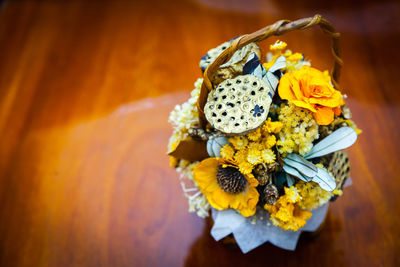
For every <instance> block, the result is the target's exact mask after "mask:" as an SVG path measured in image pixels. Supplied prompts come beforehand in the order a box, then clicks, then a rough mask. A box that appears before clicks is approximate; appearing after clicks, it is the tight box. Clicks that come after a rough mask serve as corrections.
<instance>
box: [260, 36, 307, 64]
mask: <svg viewBox="0 0 400 267" xmlns="http://www.w3.org/2000/svg"><path fill="white" fill-rule="evenodd" d="M286 47H287V44H286V43H285V42H282V41H277V42H276V43H275V44H272V45H270V46H269V48H270V50H271V52H272V53H268V54H267V61H268V62H267V63H264V64H263V66H264V67H265V68H266V69H267V70H268V69H269V68H271V67H272V65H274V63H275V61H276V59H277V58H278V57H280V56H284V57H285V58H286V67H285V69H284V71H286V72H293V71H296V70H299V69H301V67H303V66H306V65H307V66H310V65H311V64H310V62H308V61H306V60H304V57H303V55H302V54H301V53H292V51H290V50H286V51H284V49H285V48H286Z"/></svg>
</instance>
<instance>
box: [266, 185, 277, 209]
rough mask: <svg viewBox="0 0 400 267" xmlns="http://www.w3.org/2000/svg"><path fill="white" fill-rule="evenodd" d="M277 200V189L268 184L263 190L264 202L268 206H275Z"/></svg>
mask: <svg viewBox="0 0 400 267" xmlns="http://www.w3.org/2000/svg"><path fill="white" fill-rule="evenodd" d="M278 198H279V193H278V188H276V186H275V185H273V184H269V185H267V186H266V187H265V188H264V200H265V202H266V203H267V204H268V205H275V203H276V201H277V200H278Z"/></svg>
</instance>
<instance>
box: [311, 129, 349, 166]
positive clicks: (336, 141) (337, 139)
mask: <svg viewBox="0 0 400 267" xmlns="http://www.w3.org/2000/svg"><path fill="white" fill-rule="evenodd" d="M356 140H357V133H356V131H354V129H353V128H351V127H342V128H339V129H337V130H336V131H334V132H333V133H331V134H330V135H328V136H327V137H325V138H324V139H322V140H321V141H320V142H319V143H318V144H316V145H315V146H314V147H313V148H312V149H311V151H310V152H309V153H307V154H306V155H305V156H304V158H305V159H313V158H317V157H321V156H324V155H327V154H329V153H332V152H335V151H339V150H342V149H345V148H347V147H349V146H351V145H352V144H354V142H355V141H356Z"/></svg>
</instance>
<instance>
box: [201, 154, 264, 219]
mask: <svg viewBox="0 0 400 267" xmlns="http://www.w3.org/2000/svg"><path fill="white" fill-rule="evenodd" d="M193 176H194V180H195V181H196V183H197V185H198V186H199V189H200V191H201V192H202V193H203V194H204V195H205V196H206V197H207V200H208V201H209V202H210V204H211V206H212V207H214V208H215V209H217V210H224V209H228V208H232V209H235V210H237V211H238V212H240V214H242V215H243V216H244V217H249V216H252V215H254V213H255V212H256V205H257V202H258V199H259V194H258V192H257V189H256V186H257V185H258V181H257V179H256V178H255V177H254V176H253V175H252V174H251V173H250V174H246V175H245V174H242V173H241V172H240V171H239V170H238V167H237V164H236V163H235V162H234V161H229V160H225V159H221V158H207V159H205V160H203V161H202V162H200V163H199V164H197V165H196V167H195V168H194V170H193Z"/></svg>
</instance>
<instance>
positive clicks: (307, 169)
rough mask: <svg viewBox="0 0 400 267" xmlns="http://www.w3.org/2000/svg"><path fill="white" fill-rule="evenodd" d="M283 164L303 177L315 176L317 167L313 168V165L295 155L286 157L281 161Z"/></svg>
mask: <svg viewBox="0 0 400 267" xmlns="http://www.w3.org/2000/svg"><path fill="white" fill-rule="evenodd" d="M283 162H284V163H285V164H286V165H289V166H290V167H292V168H294V169H296V170H297V171H298V172H300V173H301V174H303V175H304V176H307V177H314V176H315V175H316V174H317V167H315V165H314V164H312V163H311V162H309V161H307V160H305V159H304V158H303V157H301V156H299V155H297V154H295V153H291V154H289V155H287V157H286V158H284V159H283Z"/></svg>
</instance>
